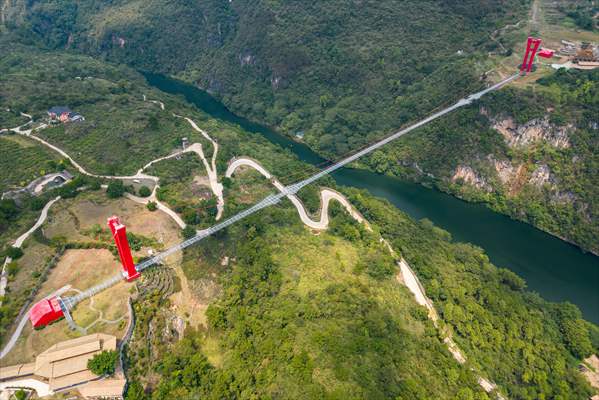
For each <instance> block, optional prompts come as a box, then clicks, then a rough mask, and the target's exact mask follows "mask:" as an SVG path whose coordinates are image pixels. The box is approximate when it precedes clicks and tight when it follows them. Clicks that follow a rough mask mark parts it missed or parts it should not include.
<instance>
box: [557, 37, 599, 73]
mask: <svg viewBox="0 0 599 400" xmlns="http://www.w3.org/2000/svg"><path fill="white" fill-rule="evenodd" d="M559 54H560V55H562V56H564V57H566V58H568V60H569V61H571V62H572V67H573V68H580V69H593V68H597V67H599V46H596V45H594V44H593V43H589V42H582V43H580V44H577V43H573V42H569V41H567V40H562V47H561V48H560V49H559Z"/></svg>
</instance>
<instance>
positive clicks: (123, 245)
mask: <svg viewBox="0 0 599 400" xmlns="http://www.w3.org/2000/svg"><path fill="white" fill-rule="evenodd" d="M108 227H109V228H110V231H111V232H112V237H113V238H114V242H115V243H116V247H117V249H118V251H119V257H120V258H121V264H122V265H123V271H124V275H125V279H127V281H128V282H131V281H133V280H135V279H137V278H139V276H140V275H141V274H140V273H139V272H138V271H137V270H136V269H135V264H134V263H133V257H132V256H131V249H130V248H129V241H128V240H127V228H125V225H123V224H121V222H120V221H119V219H118V217H110V218H108Z"/></svg>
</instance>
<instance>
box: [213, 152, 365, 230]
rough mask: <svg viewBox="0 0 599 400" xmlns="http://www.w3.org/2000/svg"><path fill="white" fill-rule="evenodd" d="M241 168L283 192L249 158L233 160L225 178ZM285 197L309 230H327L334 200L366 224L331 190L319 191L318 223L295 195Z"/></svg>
mask: <svg viewBox="0 0 599 400" xmlns="http://www.w3.org/2000/svg"><path fill="white" fill-rule="evenodd" d="M241 166H246V167H251V168H254V169H255V170H256V171H258V172H260V173H261V174H262V176H264V177H265V178H266V179H268V180H270V181H271V182H272V184H273V186H274V187H276V188H277V189H278V190H279V192H281V193H283V192H285V185H283V184H282V183H281V182H279V180H278V179H276V178H274V177H273V176H272V175H271V174H270V172H268V171H267V170H266V169H265V168H264V167H263V166H262V165H261V164H260V163H259V162H258V161H256V160H252V159H251V158H237V159H235V160H233V162H232V163H231V164H229V167H228V168H227V171H226V173H225V176H226V177H227V178H231V177H232V176H233V174H234V173H235V171H236V170H237V168H239V167H241ZM286 197H287V198H288V199H289V200H290V201H291V203H293V205H294V206H295V208H296V209H297V212H298V214H299V217H300V219H301V220H302V222H303V223H304V224H305V225H306V226H308V227H309V228H311V229H315V230H325V229H327V227H328V226H329V203H330V202H331V200H336V201H338V202H339V203H341V205H342V206H343V207H345V209H346V210H347V212H348V213H349V214H350V215H351V216H352V217H353V218H354V219H355V220H356V221H358V222H360V223H362V222H364V223H367V222H366V220H365V219H364V217H362V215H361V214H360V213H359V212H358V210H356V209H355V208H354V207H353V206H352V205H351V203H350V202H349V201H348V200H347V199H346V198H345V197H344V196H343V195H342V194H340V193H339V192H336V191H334V190H332V189H328V188H322V189H321V190H320V220H319V221H314V220H312V219H311V218H310V217H309V216H308V212H307V211H306V208H305V206H304V204H303V203H302V201H301V200H300V199H299V198H298V197H297V195H295V194H293V193H287V194H286Z"/></svg>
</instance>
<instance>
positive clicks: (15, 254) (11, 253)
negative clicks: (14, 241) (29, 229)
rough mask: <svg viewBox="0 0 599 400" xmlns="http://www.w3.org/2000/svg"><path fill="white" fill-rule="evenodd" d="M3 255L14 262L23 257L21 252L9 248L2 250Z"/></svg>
mask: <svg viewBox="0 0 599 400" xmlns="http://www.w3.org/2000/svg"><path fill="white" fill-rule="evenodd" d="M4 254H5V255H6V256H7V257H10V258H12V259H13V260H16V259H17V258H21V257H22V256H23V250H21V249H20V248H18V247H12V246H9V247H8V248H7V249H6V250H4Z"/></svg>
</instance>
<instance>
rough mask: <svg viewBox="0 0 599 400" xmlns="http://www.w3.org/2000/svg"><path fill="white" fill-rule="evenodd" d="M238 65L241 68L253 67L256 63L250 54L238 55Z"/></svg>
mask: <svg viewBox="0 0 599 400" xmlns="http://www.w3.org/2000/svg"><path fill="white" fill-rule="evenodd" d="M239 63H240V64H241V66H242V67H243V66H244V65H254V64H255V63H256V57H254V56H253V55H252V54H251V53H244V54H240V55H239Z"/></svg>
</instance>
